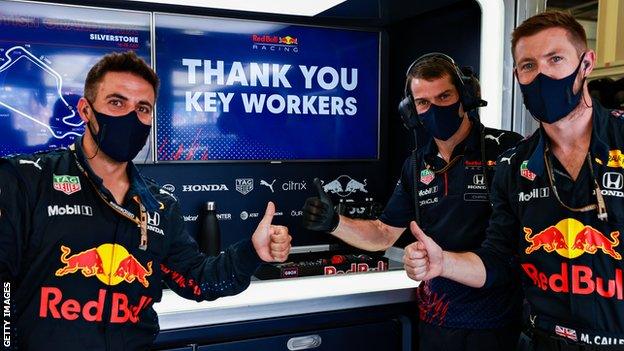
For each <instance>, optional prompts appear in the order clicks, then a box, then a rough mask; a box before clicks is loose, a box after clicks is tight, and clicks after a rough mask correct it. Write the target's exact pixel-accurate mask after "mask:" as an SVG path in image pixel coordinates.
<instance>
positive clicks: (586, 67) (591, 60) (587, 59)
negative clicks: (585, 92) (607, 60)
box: [582, 50, 596, 77]
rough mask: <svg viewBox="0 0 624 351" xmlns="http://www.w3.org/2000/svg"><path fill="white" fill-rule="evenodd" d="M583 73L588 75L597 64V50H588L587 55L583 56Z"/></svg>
mask: <svg viewBox="0 0 624 351" xmlns="http://www.w3.org/2000/svg"><path fill="white" fill-rule="evenodd" d="M582 65H583V66H582V67H583V73H585V77H588V76H589V75H590V73H591V72H592V71H593V70H594V67H595V66H596V52H595V51H594V50H587V52H586V53H585V56H583V63H582Z"/></svg>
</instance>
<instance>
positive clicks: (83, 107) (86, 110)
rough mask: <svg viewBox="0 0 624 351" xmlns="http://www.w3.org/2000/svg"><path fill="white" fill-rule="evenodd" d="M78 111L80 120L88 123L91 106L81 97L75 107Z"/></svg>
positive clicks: (91, 111) (90, 115)
mask: <svg viewBox="0 0 624 351" xmlns="http://www.w3.org/2000/svg"><path fill="white" fill-rule="evenodd" d="M76 107H77V109H78V114H79V115H80V119H81V120H82V121H83V122H84V123H89V120H90V119H91V117H92V116H93V110H92V109H91V104H89V101H87V99H86V98H85V97H84V96H83V97H81V98H80V100H78V105H77V106H76Z"/></svg>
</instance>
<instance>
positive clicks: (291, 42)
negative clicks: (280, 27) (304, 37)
mask: <svg viewBox="0 0 624 351" xmlns="http://www.w3.org/2000/svg"><path fill="white" fill-rule="evenodd" d="M279 43H280V44H286V45H297V38H293V37H291V36H290V35H287V36H285V37H280V38H279Z"/></svg>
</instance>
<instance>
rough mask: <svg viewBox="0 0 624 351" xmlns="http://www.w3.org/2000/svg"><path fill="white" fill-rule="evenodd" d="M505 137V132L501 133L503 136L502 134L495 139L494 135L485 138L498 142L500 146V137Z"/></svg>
mask: <svg viewBox="0 0 624 351" xmlns="http://www.w3.org/2000/svg"><path fill="white" fill-rule="evenodd" d="M503 135H505V133H504V132H503V133H501V134H500V135H499V136H497V137H495V136H493V135H490V134H488V135H486V136H485V139H492V140H495V141H496V144H498V145H500V137H502V136H503Z"/></svg>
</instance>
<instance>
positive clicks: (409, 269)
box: [403, 221, 443, 281]
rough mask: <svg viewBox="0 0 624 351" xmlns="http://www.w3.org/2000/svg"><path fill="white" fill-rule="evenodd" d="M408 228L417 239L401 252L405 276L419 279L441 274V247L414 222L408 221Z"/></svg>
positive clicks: (427, 278)
mask: <svg viewBox="0 0 624 351" xmlns="http://www.w3.org/2000/svg"><path fill="white" fill-rule="evenodd" d="M410 230H411V232H412V234H413V235H414V237H416V239H417V240H418V241H416V242H415V243H412V244H410V245H408V246H407V247H406V248H405V253H404V254H403V267H405V273H407V276H408V277H410V278H411V279H413V280H417V281H420V280H429V279H432V278H435V277H437V276H440V275H442V268H443V256H442V248H441V247H440V246H439V245H438V244H436V242H435V241H433V239H431V238H430V237H428V236H427V235H426V234H425V233H424V232H423V231H422V229H420V227H419V226H418V224H416V222H413V221H412V222H411V223H410Z"/></svg>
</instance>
